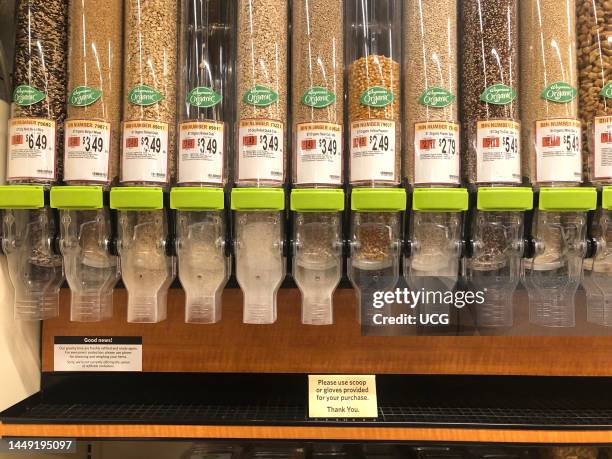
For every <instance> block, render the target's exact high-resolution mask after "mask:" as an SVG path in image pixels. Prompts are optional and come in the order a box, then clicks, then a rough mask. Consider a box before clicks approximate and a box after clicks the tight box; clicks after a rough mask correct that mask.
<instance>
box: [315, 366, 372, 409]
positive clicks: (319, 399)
mask: <svg viewBox="0 0 612 459" xmlns="http://www.w3.org/2000/svg"><path fill="white" fill-rule="evenodd" d="M308 416H309V417H311V418H376V417H378V402H377V399H376V376H374V375H308Z"/></svg>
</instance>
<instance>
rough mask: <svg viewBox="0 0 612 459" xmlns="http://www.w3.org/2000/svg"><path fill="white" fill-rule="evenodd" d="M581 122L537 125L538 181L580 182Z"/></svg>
mask: <svg viewBox="0 0 612 459" xmlns="http://www.w3.org/2000/svg"><path fill="white" fill-rule="evenodd" d="M581 145H582V140H581V138H580V121H577V120H574V119H554V120H543V121H536V171H537V174H536V179H537V181H538V182H580V181H581V180H582V159H581V155H580V152H581V150H582V148H581Z"/></svg>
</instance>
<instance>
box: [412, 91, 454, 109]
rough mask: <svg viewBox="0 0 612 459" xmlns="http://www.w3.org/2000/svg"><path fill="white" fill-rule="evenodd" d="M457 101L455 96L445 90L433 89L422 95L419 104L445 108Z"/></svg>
mask: <svg viewBox="0 0 612 459" xmlns="http://www.w3.org/2000/svg"><path fill="white" fill-rule="evenodd" d="M454 100H455V96H454V95H453V94H452V93H451V92H450V91H447V90H446V89H444V88H437V87H435V86H434V87H432V88H429V89H428V90H427V91H425V92H423V94H421V97H419V104H421V105H425V106H426V107H434V108H444V107H447V106H449V105H450V104H452V103H453V101H454Z"/></svg>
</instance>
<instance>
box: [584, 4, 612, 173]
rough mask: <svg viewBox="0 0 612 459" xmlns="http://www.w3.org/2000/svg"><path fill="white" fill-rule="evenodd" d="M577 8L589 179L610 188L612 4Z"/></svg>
mask: <svg viewBox="0 0 612 459" xmlns="http://www.w3.org/2000/svg"><path fill="white" fill-rule="evenodd" d="M576 7H577V8H578V10H577V16H578V17H577V21H578V76H579V79H580V87H579V89H578V96H579V100H580V104H579V105H580V119H581V120H582V126H583V136H582V138H583V158H585V161H584V164H585V172H586V174H585V175H586V176H587V177H588V179H589V180H590V181H591V182H593V183H595V184H596V185H609V184H611V183H612V81H611V80H610V78H611V77H612V30H611V28H610V24H612V2H611V1H609V0H577V1H576ZM587 159H588V161H587Z"/></svg>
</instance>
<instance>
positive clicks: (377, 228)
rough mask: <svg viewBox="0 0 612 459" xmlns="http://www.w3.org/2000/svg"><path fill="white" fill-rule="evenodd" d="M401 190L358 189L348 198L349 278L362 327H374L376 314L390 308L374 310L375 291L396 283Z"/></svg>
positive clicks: (403, 207) (403, 196) (402, 208)
mask: <svg viewBox="0 0 612 459" xmlns="http://www.w3.org/2000/svg"><path fill="white" fill-rule="evenodd" d="M405 210H406V191H405V190H404V189H380V188H374V189H361V188H356V189H354V190H353V191H352V195H351V240H350V246H351V251H350V258H349V260H348V275H349V279H350V280H351V282H352V283H353V285H354V287H355V290H356V292H357V300H358V304H359V311H358V318H359V321H360V323H361V324H362V326H374V325H377V324H376V323H375V322H374V320H375V315H378V314H385V313H388V312H389V309H390V306H389V305H387V306H386V307H383V308H374V306H373V303H374V301H373V300H374V294H375V292H383V293H384V292H388V291H391V290H393V289H394V288H395V286H396V284H397V281H398V280H399V257H400V251H401V250H400V247H401V222H402V213H403V212H404V211H405Z"/></svg>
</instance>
